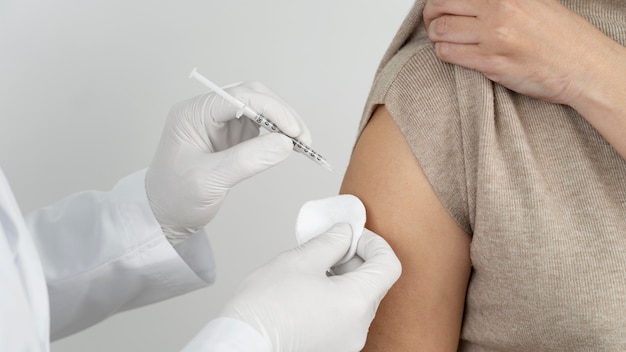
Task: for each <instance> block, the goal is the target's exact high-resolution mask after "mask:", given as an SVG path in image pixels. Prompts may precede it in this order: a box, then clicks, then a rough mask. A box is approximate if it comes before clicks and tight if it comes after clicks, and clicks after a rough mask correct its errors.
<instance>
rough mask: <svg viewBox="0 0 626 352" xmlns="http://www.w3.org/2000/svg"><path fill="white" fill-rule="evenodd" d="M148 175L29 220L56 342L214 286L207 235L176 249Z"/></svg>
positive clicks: (138, 175) (139, 174)
mask: <svg viewBox="0 0 626 352" xmlns="http://www.w3.org/2000/svg"><path fill="white" fill-rule="evenodd" d="M144 177H145V170H144V171H140V172H137V173H135V174H133V175H130V176H128V177H126V178H123V179H122V180H120V181H119V182H118V183H117V184H116V185H115V187H114V188H113V190H111V191H110V192H96V191H89V192H82V193H78V194H75V195H72V196H70V197H68V198H66V199H64V200H62V201H60V202H58V203H56V204H53V205H51V206H49V207H46V208H42V209H39V210H36V211H33V212H32V213H30V214H28V215H27V216H26V222H27V225H28V227H29V230H30V231H31V234H32V236H33V238H34V242H35V244H36V247H37V251H38V253H39V256H40V260H41V263H42V266H43V269H44V273H45V276H46V281H47V286H48V294H49V297H50V317H51V339H52V340H55V339H59V338H62V337H65V336H67V335H70V334H72V333H75V332H77V331H79V330H82V329H85V328H87V327H89V326H91V325H93V324H95V323H97V322H99V321H101V320H103V319H105V318H106V317H108V316H110V315H112V314H114V313H117V312H120V311H124V310H128V309H132V308H136V307H140V306H143V305H147V304H150V303H154V302H157V301H161V300H164V299H167V298H170V297H173V296H177V295H180V294H183V293H186V292H189V291H192V290H194V289H197V288H200V287H204V286H206V285H207V284H209V283H211V282H213V280H214V274H215V264H214V261H213V255H212V252H211V248H210V245H209V243H208V238H207V236H206V234H205V233H204V231H200V232H199V233H196V234H194V235H192V236H191V237H190V238H189V239H187V240H186V241H184V242H182V243H180V244H178V245H177V246H176V248H174V247H172V245H171V244H170V243H169V242H168V241H167V239H166V238H165V236H164V235H163V232H162V231H161V228H160V226H159V224H158V223H157V221H156V219H155V218H154V216H153V214H152V210H151V209H150V206H149V204H148V199H147V196H146V193H145V183H144Z"/></svg>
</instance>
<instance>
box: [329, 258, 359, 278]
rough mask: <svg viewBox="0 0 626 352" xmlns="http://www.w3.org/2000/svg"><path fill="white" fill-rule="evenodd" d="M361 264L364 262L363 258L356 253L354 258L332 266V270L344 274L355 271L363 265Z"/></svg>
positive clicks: (336, 273) (334, 272)
mask: <svg viewBox="0 0 626 352" xmlns="http://www.w3.org/2000/svg"><path fill="white" fill-rule="evenodd" d="M361 264H363V259H361V258H360V257H359V256H357V255H355V256H354V257H352V259H350V260H348V261H347V262H345V263H344V264H341V265H337V266H334V267H332V272H333V274H335V275H343V274H346V273H349V272H353V271H355V270H356V269H357V268H359V267H360V266H361Z"/></svg>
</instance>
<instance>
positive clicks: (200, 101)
mask: <svg viewBox="0 0 626 352" xmlns="http://www.w3.org/2000/svg"><path fill="white" fill-rule="evenodd" d="M226 91H227V92H228V93H230V94H231V95H233V96H234V97H236V98H237V99H239V100H241V101H242V102H244V103H245V104H246V105H247V106H249V107H251V108H252V109H254V110H256V111H257V112H259V113H260V114H263V115H265V116H267V117H270V118H271V119H272V121H273V122H274V123H275V124H276V125H278V127H280V129H281V130H282V131H283V132H285V134H287V135H289V136H291V137H294V138H297V139H299V140H301V141H302V142H303V143H305V144H309V145H310V142H311V137H310V133H309V131H308V129H307V127H306V126H305V124H304V123H303V122H302V120H301V119H300V117H299V116H298V114H297V113H296V112H294V111H293V110H292V109H291V108H290V107H289V106H288V105H287V104H285V103H284V102H283V101H281V99H280V98H279V97H278V96H277V95H276V94H274V93H273V92H272V91H270V90H269V89H268V88H266V87H265V86H264V85H262V84H260V83H255V82H248V83H243V84H239V85H236V86H233V87H230V88H228V89H226ZM236 115H237V111H236V109H235V108H234V107H233V106H232V105H231V104H230V103H229V102H227V101H225V100H224V99H223V98H221V97H220V96H219V95H217V94H215V93H209V94H206V95H202V96H198V97H195V98H192V99H189V100H187V101H184V102H181V103H179V104H177V105H175V106H174V107H173V108H172V109H171V111H170V113H169V116H168V119H167V122H166V126H165V129H164V131H163V135H162V137H161V141H160V144H159V147H158V149H157V151H156V154H155V156H154V159H153V161H152V164H151V165H150V167H149V168H148V171H147V172H146V192H147V195H148V199H149V202H150V206H151V208H152V211H153V212H154V215H155V217H156V219H157V221H158V222H159V223H160V224H161V228H162V229H163V231H164V233H165V235H166V236H167V238H168V240H170V242H172V243H176V242H178V241H180V240H184V239H185V238H187V237H188V236H189V235H190V234H192V233H194V232H196V231H198V230H199V229H201V228H202V227H203V226H205V225H206V224H207V223H208V222H209V221H211V219H213V217H214V216H215V214H216V213H217V211H218V209H219V207H220V205H221V204H222V202H223V201H224V198H225V197H226V194H227V193H228V191H229V190H230V188H231V187H233V186H234V185H236V184H237V183H239V182H240V181H243V180H245V179H247V178H249V177H252V176H254V175H256V174H258V173H260V172H262V171H263V170H266V169H267V168H269V167H271V166H273V165H276V164H278V163H279V162H281V161H283V160H284V159H286V158H287V157H288V156H289V155H290V154H291V151H292V148H293V145H292V142H291V140H290V139H289V138H287V137H286V136H284V135H281V134H278V133H270V134H264V135H259V127H258V125H256V124H255V123H254V122H253V121H251V120H249V119H247V118H245V117H243V118H239V119H238V118H236Z"/></svg>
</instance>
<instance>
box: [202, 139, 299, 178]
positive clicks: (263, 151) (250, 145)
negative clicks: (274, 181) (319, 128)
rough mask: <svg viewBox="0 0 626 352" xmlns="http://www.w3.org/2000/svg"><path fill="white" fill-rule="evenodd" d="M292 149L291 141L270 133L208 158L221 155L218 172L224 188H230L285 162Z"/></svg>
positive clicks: (210, 155)
mask: <svg viewBox="0 0 626 352" xmlns="http://www.w3.org/2000/svg"><path fill="white" fill-rule="evenodd" d="M292 149H293V143H292V142H291V139H289V138H288V137H286V136H284V135H281V134H279V133H268V134H264V135H261V136H259V137H256V138H252V139H250V140H247V141H245V142H242V143H240V144H237V145H235V146H233V147H231V148H228V149H226V150H224V151H221V152H219V153H214V154H207V156H206V157H207V158H208V159H214V158H215V156H216V155H215V154H219V156H220V161H219V165H218V171H219V173H220V174H221V175H222V177H223V180H222V181H223V185H224V187H227V188H230V187H232V186H234V185H236V184H237V183H239V182H241V181H243V180H245V179H248V178H250V177H252V176H254V175H256V174H259V173H261V172H263V171H265V170H267V169H269V168H270V167H272V166H274V165H276V164H278V163H280V162H281V161H283V160H285V159H286V158H287V157H288V156H289V155H291V151H292Z"/></svg>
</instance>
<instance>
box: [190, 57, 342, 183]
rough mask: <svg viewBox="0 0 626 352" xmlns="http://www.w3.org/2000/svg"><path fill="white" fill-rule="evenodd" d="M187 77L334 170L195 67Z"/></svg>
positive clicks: (308, 148)
mask: <svg viewBox="0 0 626 352" xmlns="http://www.w3.org/2000/svg"><path fill="white" fill-rule="evenodd" d="M189 78H194V79H196V80H197V81H198V82H200V83H202V84H204V85H205V86H207V87H208V88H209V89H211V90H212V91H214V92H215V93H217V94H219V95H220V96H221V97H222V98H224V99H225V100H226V101H228V102H229V103H231V104H233V105H234V106H235V107H236V108H237V118H239V117H241V116H242V115H243V116H245V117H247V118H249V119H250V120H252V121H254V122H255V123H256V124H257V125H259V126H261V127H263V128H265V129H266V130H268V131H270V132H276V133H280V134H282V135H285V136H287V137H289V138H290V139H291V141H292V142H293V150H295V151H297V152H298V153H302V154H304V155H305V156H306V157H307V158H309V159H311V160H313V161H315V162H316V163H317V164H319V165H321V166H323V167H325V168H326V169H328V170H330V171H334V170H335V169H333V167H332V166H331V165H330V164H329V163H328V162H327V161H326V159H324V158H323V157H322V156H321V155H320V154H319V153H317V152H316V151H314V150H313V149H311V147H309V146H307V145H306V144H304V143H302V142H300V141H299V140H298V139H296V138H293V137H290V136H288V135H287V134H286V133H284V132H283V131H281V130H280V128H278V126H276V124H275V123H273V122H272V121H270V120H268V119H267V118H266V117H265V116H263V115H261V114H259V113H257V112H256V111H254V110H252V109H251V108H250V107H249V106H247V105H246V104H244V103H243V102H242V101H240V100H239V99H237V98H235V97H233V96H232V95H230V94H228V92H226V91H225V90H223V89H222V88H220V87H219V86H218V85H216V84H215V83H213V82H211V81H210V80H209V79H208V78H206V77H204V76H203V75H201V74H200V73H199V72H198V70H197V69H196V68H194V69H193V70H192V71H191V73H190V74H189Z"/></svg>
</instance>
